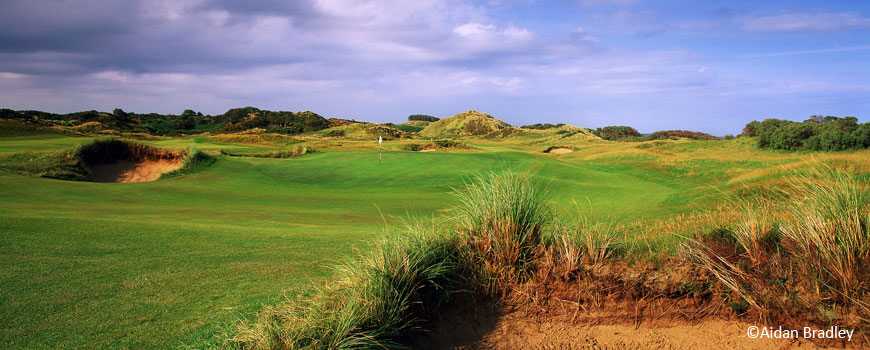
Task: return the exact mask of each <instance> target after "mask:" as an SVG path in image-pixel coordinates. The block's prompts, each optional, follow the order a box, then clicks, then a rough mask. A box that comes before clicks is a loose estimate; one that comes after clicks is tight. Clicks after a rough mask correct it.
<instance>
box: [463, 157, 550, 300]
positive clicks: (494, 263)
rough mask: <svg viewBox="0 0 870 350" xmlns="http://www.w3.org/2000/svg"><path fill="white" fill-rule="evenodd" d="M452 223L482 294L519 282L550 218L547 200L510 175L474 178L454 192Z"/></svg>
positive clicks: (525, 180) (521, 178) (526, 181)
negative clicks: (457, 202)
mask: <svg viewBox="0 0 870 350" xmlns="http://www.w3.org/2000/svg"><path fill="white" fill-rule="evenodd" d="M456 197H457V199H458V200H459V206H458V207H457V208H456V209H455V220H456V224H457V227H458V230H459V232H460V233H461V235H462V236H463V242H464V243H465V244H467V246H468V248H469V249H467V253H468V254H470V255H469V256H468V260H469V264H470V265H471V266H477V267H478V268H476V269H475V273H476V276H477V278H478V279H479V280H478V285H479V286H481V288H483V290H484V291H486V292H487V293H494V292H499V291H503V288H504V287H506V286H510V285H511V284H513V283H516V282H519V281H521V280H522V279H523V278H524V277H525V275H526V273H527V272H528V267H529V266H530V265H531V264H532V263H533V262H535V261H536V259H537V257H538V253H539V252H538V248H539V247H540V245H541V236H542V231H543V229H544V227H545V226H546V225H547V224H548V223H549V222H550V221H551V218H552V214H551V211H550V208H549V206H548V204H547V200H548V198H547V196H546V194H545V192H544V191H543V190H542V189H541V187H540V186H537V185H535V184H533V183H532V182H531V181H530V180H529V178H528V177H526V176H522V175H517V174H514V173H511V172H506V173H501V174H500V173H494V172H493V173H489V174H487V175H482V176H478V177H477V178H476V179H474V181H471V182H469V183H467V184H466V188H464V189H461V190H459V191H457V192H456Z"/></svg>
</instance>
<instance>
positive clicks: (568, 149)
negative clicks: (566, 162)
mask: <svg viewBox="0 0 870 350" xmlns="http://www.w3.org/2000/svg"><path fill="white" fill-rule="evenodd" d="M546 152H547V153H549V154H565V153H571V152H574V149H573V148H571V147H550V148H549V149H547V151H546Z"/></svg>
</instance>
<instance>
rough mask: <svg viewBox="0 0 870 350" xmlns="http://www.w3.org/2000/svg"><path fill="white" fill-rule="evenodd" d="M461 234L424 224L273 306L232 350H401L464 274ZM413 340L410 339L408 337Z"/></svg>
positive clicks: (233, 342) (242, 334)
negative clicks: (320, 286) (458, 238)
mask: <svg viewBox="0 0 870 350" xmlns="http://www.w3.org/2000/svg"><path fill="white" fill-rule="evenodd" d="M455 238H456V237H455V235H449V234H445V232H444V230H441V228H439V227H438V226H436V225H426V224H422V223H420V222H416V223H412V224H410V225H409V226H408V229H407V230H406V232H405V234H403V235H397V236H391V237H389V238H388V239H384V240H383V241H382V242H381V243H380V244H379V245H378V246H377V247H376V248H375V249H374V250H373V251H372V252H371V254H367V255H364V256H362V257H361V258H359V259H357V260H354V261H351V262H349V263H347V264H345V265H342V266H340V267H339V268H338V270H337V275H338V278H337V279H336V280H335V282H334V283H333V284H331V285H329V286H327V287H324V288H323V289H320V290H319V291H316V292H314V293H313V294H312V295H311V296H309V297H305V298H297V299H293V300H289V301H288V302H286V303H285V304H283V305H279V306H276V307H272V308H268V309H266V310H265V311H264V312H262V313H261V314H260V318H259V319H258V320H257V321H256V322H255V323H254V324H253V325H250V326H247V327H244V328H243V330H242V332H240V333H239V334H238V335H237V336H236V337H235V338H233V339H232V340H231V342H230V343H231V345H233V347H236V348H241V349H396V348H403V345H402V339H404V337H407V336H408V335H409V334H410V332H413V331H415V330H417V329H418V328H419V327H420V326H422V325H423V324H424V323H425V319H426V317H428V316H429V315H432V314H433V313H434V312H436V311H437V310H438V309H439V307H440V306H441V305H443V304H444V303H445V302H446V301H447V298H448V297H449V296H450V294H451V293H452V292H453V291H455V290H456V289H458V288H459V286H457V285H456V283H457V281H461V279H460V278H458V277H459V276H458V274H459V271H460V268H459V255H458V253H457V249H456V246H457V242H456V239H455ZM406 340H407V339H406Z"/></svg>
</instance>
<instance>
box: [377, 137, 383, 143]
mask: <svg viewBox="0 0 870 350" xmlns="http://www.w3.org/2000/svg"><path fill="white" fill-rule="evenodd" d="M382 143H384V139H382V138H381V137H380V136H378V144H379V145H380V144H382Z"/></svg>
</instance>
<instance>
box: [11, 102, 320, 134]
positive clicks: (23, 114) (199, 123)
mask: <svg viewBox="0 0 870 350" xmlns="http://www.w3.org/2000/svg"><path fill="white" fill-rule="evenodd" d="M0 118H8V119H17V120H21V121H25V122H30V123H37V124H42V125H49V126H51V125H62V126H77V125H81V124H84V123H90V122H98V123H100V125H101V127H102V128H103V129H111V130H116V131H120V132H144V133H149V134H157V135H178V134H182V133H187V134H191V133H200V132H206V131H210V132H220V131H226V132H236V131H242V130H248V129H252V128H262V129H266V130H267V131H269V132H275V133H282V134H295V133H302V132H310V131H317V130H322V129H326V128H328V127H329V125H330V124H329V120H327V119H326V118H324V117H322V116H320V115H318V114H316V113H313V112H309V111H304V112H288V111H277V112H276V111H267V110H260V109H258V108H254V107H244V108H233V109H230V110H228V111H226V112H225V113H224V114H220V115H216V116H211V115H203V114H202V113H200V112H196V111H194V110H190V109H187V110H184V112H182V113H181V114H180V115H175V114H157V113H147V114H144V113H128V112H125V111H124V110H122V109H120V108H116V109H115V110H114V111H112V113H105V112H98V111H84V112H75V113H68V114H56V113H48V112H42V111H13V110H11V109H0Z"/></svg>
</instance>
